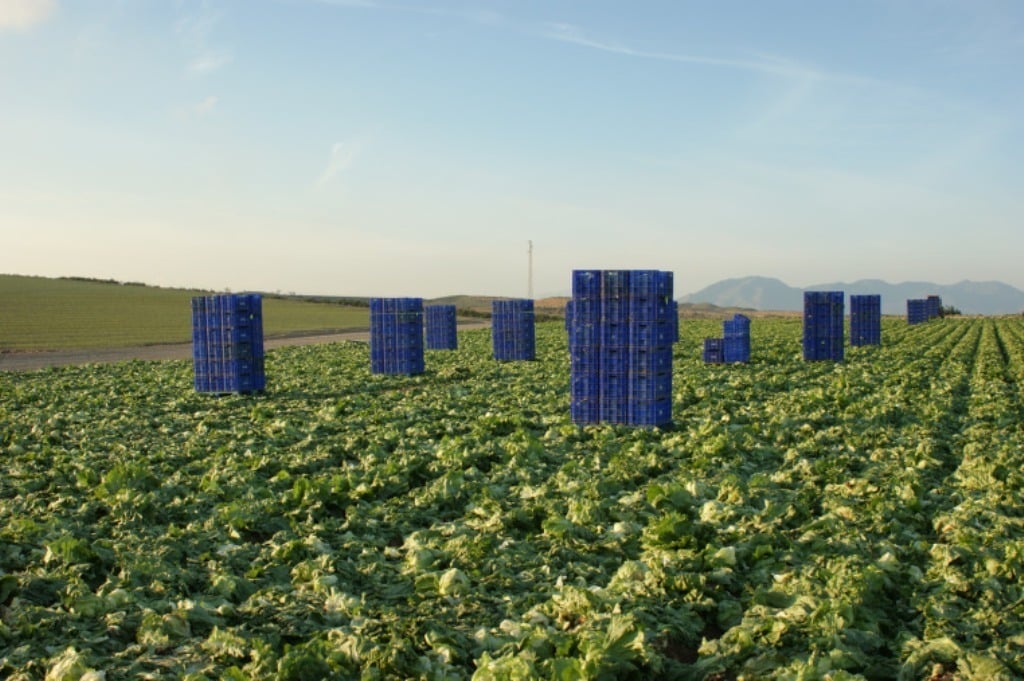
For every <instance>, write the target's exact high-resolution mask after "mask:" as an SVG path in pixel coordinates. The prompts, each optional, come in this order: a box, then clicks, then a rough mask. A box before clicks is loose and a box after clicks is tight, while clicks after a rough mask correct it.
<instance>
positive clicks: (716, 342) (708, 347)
mask: <svg viewBox="0 0 1024 681" xmlns="http://www.w3.org/2000/svg"><path fill="white" fill-rule="evenodd" d="M723 362H725V340H724V339H722V338H705V339H704V363H705V364H722V363H723Z"/></svg>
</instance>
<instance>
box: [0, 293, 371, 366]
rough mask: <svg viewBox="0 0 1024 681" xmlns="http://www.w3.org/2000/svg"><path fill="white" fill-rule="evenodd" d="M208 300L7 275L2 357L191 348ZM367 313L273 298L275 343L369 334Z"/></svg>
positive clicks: (266, 322)
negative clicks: (196, 303)
mask: <svg viewBox="0 0 1024 681" xmlns="http://www.w3.org/2000/svg"><path fill="white" fill-rule="evenodd" d="M207 293H208V292H203V291H191V290H186V289H167V288H156V287H152V286H142V285H134V284H119V283H116V282H106V281H92V280H79V279H48V278H43V277H26V276H18V275H0V351H3V350H6V351H10V350H60V349H68V348H100V347H127V346H132V345H150V344H154V343H186V342H189V341H190V340H191V333H192V312H191V299H192V297H193V296H196V295H206V294H207ZM368 325H369V312H368V310H367V309H366V308H365V307H350V306H345V305H336V304H326V303H314V302H307V301H297V300H288V299H283V298H265V299H264V302H263V330H264V333H265V334H266V335H267V336H274V335H283V334H292V333H297V332H318V331H332V330H341V329H354V328H366V327H367V326H368Z"/></svg>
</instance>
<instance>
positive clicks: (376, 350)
mask: <svg viewBox="0 0 1024 681" xmlns="http://www.w3.org/2000/svg"><path fill="white" fill-rule="evenodd" d="M370 371H371V372H372V373H374V374H407V375H412V374H422V373H423V299H422V298H371V299H370Z"/></svg>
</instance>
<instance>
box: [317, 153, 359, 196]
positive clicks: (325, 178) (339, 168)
mask: <svg viewBox="0 0 1024 681" xmlns="http://www.w3.org/2000/svg"><path fill="white" fill-rule="evenodd" d="M361 149H362V144H360V143H359V142H347V143H342V142H335V143H334V145H333V146H331V155H330V158H329V159H328V160H327V167H326V168H324V170H323V172H322V173H320V177H318V178H317V180H316V187H317V189H319V188H321V187H323V186H325V185H327V183H329V182H330V181H331V180H332V179H334V177H335V176H336V175H338V174H339V173H343V172H345V171H346V170H348V169H349V168H350V167H351V166H352V163H353V162H354V161H355V159H356V156H358V155H359V152H360V151H361Z"/></svg>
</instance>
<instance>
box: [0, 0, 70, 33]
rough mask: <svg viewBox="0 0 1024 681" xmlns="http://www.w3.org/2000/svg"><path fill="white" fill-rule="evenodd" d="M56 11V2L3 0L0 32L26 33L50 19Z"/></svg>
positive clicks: (47, 0) (0, 3)
mask: <svg viewBox="0 0 1024 681" xmlns="http://www.w3.org/2000/svg"><path fill="white" fill-rule="evenodd" d="M56 10H57V3H56V2H55V1H54V0H2V2H0V30H3V29H13V30H16V31H26V30H28V29H30V28H32V27H33V26H35V25H37V24H41V23H42V22H44V21H46V20H47V19H49V18H50V16H52V15H53V13H54V12H55V11H56Z"/></svg>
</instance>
